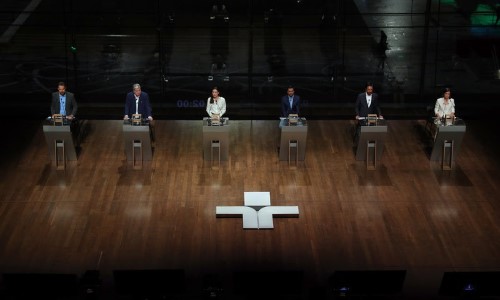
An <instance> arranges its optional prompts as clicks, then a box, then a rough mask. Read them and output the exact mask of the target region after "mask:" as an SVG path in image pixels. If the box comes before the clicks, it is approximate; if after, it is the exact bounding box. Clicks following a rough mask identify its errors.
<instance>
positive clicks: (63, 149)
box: [43, 123, 77, 169]
mask: <svg viewBox="0 0 500 300" xmlns="http://www.w3.org/2000/svg"><path fill="white" fill-rule="evenodd" d="M43 133H44V135H45V140H46V141H47V146H48V147H49V155H50V157H51V160H52V161H53V162H54V163H55V165H56V167H57V168H59V166H60V162H62V169H64V166H65V165H66V161H69V160H77V158H76V151H75V144H74V142H73V134H72V133H71V126H70V124H68V123H66V124H64V125H43Z"/></svg>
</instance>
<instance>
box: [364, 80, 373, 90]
mask: <svg viewBox="0 0 500 300" xmlns="http://www.w3.org/2000/svg"><path fill="white" fill-rule="evenodd" d="M369 86H371V87H373V83H371V82H370V81H368V82H367V83H366V85H365V89H366V88H367V87H369Z"/></svg>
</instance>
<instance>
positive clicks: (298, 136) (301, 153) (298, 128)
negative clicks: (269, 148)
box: [279, 118, 307, 162]
mask: <svg viewBox="0 0 500 300" xmlns="http://www.w3.org/2000/svg"><path fill="white" fill-rule="evenodd" d="M280 128H281V138H280V153H279V160H289V159H290V160H292V161H296V162H297V161H299V160H300V161H304V160H305V158H306V144H307V121H306V120H305V119H304V118H300V120H298V121H297V123H290V122H288V119H286V118H285V119H281V120H280ZM297 144H298V145H297ZM289 147H293V151H290V149H289ZM297 153H298V155H297ZM289 155H290V156H293V157H289Z"/></svg>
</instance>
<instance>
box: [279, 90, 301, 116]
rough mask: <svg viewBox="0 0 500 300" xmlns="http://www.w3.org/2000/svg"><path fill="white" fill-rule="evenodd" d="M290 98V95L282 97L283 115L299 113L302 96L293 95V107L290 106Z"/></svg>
mask: <svg viewBox="0 0 500 300" xmlns="http://www.w3.org/2000/svg"><path fill="white" fill-rule="evenodd" d="M288 99H289V98H288V95H285V96H283V97H281V116H282V117H288V115H289V114H297V115H299V110H300V97H299V96H297V95H293V102H292V107H290V101H289V100H288Z"/></svg>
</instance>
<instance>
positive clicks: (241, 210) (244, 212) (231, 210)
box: [215, 192, 299, 229]
mask: <svg viewBox="0 0 500 300" xmlns="http://www.w3.org/2000/svg"><path fill="white" fill-rule="evenodd" d="M215 214H216V216H217V217H225V216H235V215H236V216H242V217H243V228H244V229H272V228H274V225H273V216H274V215H281V216H298V215H299V207H298V206H271V194H270V192H245V193H244V206H216V207H215Z"/></svg>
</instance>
